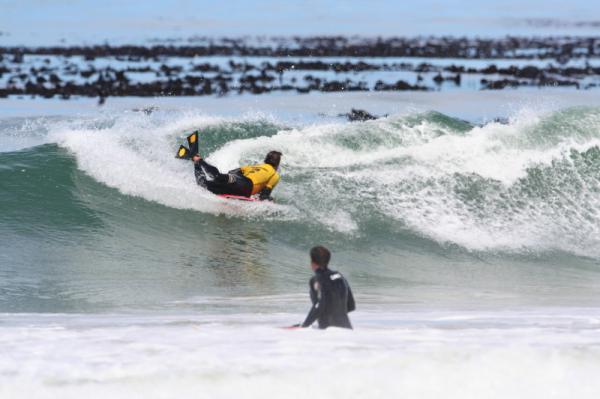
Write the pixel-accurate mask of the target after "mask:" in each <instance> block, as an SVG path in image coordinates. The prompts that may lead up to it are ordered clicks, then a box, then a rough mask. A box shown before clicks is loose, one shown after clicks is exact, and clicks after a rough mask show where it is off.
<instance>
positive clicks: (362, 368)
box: [0, 309, 600, 399]
mask: <svg viewBox="0 0 600 399" xmlns="http://www.w3.org/2000/svg"><path fill="white" fill-rule="evenodd" d="M297 317H298V315H291V314H271V315H259V314H255V315H251V314H236V315H229V316H209V315H191V314H183V315H166V316H165V315H163V316H156V315H154V316H152V315H146V316H144V315H137V316H133V315H103V316H94V315H85V316H84V315H81V316H80V315H70V316H67V315H5V316H4V317H3V318H4V320H5V322H4V324H3V326H1V327H0V349H2V353H3V356H2V357H1V358H0V396H2V397H7V398H9V397H10V398H14V399H19V398H31V397H36V398H54V397H61V398H81V397H82V396H85V397H88V398H90V399H93V398H96V397H98V398H100V397H111V398H138V397H139V398H172V397H184V398H185V397H195V398H196V397H201V398H204V397H206V398H231V397H240V398H259V397H260V398H264V397H275V396H281V397H288V398H296V397H298V398H300V397H306V396H310V397H315V398H331V397H338V396H343V397H348V398H365V397H419V398H439V397H446V398H482V397H485V398H490V399H493V398H505V397H519V398H521V397H525V398H532V399H534V398H548V397H553V398H595V397H597V395H598V392H600V382H598V379H597V378H596V375H597V373H598V372H599V371H600V351H599V350H598V345H599V344H600V313H599V312H598V310H597V309H552V310H545V311H528V312H506V311H505V312H499V313H498V312H494V313H485V312H441V311H440V312H423V313H414V312H402V311H400V312H395V313H390V312H388V313H381V312H363V313H359V314H356V315H355V316H354V317H353V321H354V323H355V326H356V327H357V329H356V330H355V331H346V330H337V329H330V330H327V331H319V330H311V329H308V330H295V331H294V330H292V331H289V330H281V329H278V328H275V327H273V326H275V325H278V324H279V325H285V324H286V323H290V321H292V320H294V319H295V318H297Z"/></svg>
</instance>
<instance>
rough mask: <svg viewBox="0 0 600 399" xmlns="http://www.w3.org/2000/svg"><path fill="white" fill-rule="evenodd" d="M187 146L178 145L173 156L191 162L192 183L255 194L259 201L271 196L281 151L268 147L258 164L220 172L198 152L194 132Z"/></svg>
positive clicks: (223, 191) (212, 189)
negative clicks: (188, 147) (194, 180)
mask: <svg viewBox="0 0 600 399" xmlns="http://www.w3.org/2000/svg"><path fill="white" fill-rule="evenodd" d="M187 140H188V143H189V145H190V149H187V148H186V147H184V146H181V147H179V151H178V153H177V157H178V158H181V159H191V160H192V161H193V162H194V176H195V177H196V183H198V185H200V186H202V187H204V188H206V189H207V190H208V191H210V192H212V193H213V194H217V195H234V196H240V197H251V196H253V195H255V194H258V197H259V199H260V200H261V201H264V200H269V201H270V200H272V198H271V192H272V191H273V189H274V188H275V186H276V185H277V183H279V178H280V177H279V173H277V169H278V168H279V163H280V162H281V155H282V154H281V152H279V151H270V152H269V153H268V154H267V155H266V157H265V160H264V162H263V163H262V164H256V165H246V166H242V167H240V168H238V169H234V170H230V171H229V172H227V173H221V172H220V171H219V169H217V168H216V167H215V166H213V165H211V164H209V163H208V162H206V161H205V160H204V159H203V158H202V157H201V156H200V155H199V154H198V132H194V133H192V134H191V135H190V136H188V138H187Z"/></svg>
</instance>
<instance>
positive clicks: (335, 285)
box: [302, 268, 356, 329]
mask: <svg viewBox="0 0 600 399" xmlns="http://www.w3.org/2000/svg"><path fill="white" fill-rule="evenodd" d="M310 299H311V301H312V308H311V309H310V311H309V312H308V316H306V320H304V323H302V327H309V326H311V325H312V324H313V323H314V322H315V321H318V323H319V328H322V329H324V328H327V327H343V328H352V324H351V323H350V319H349V318H348V312H352V311H353V310H355V309H356V304H355V302H354V296H353V295H352V290H351V289H350V285H349V284H348V282H347V281H346V279H345V278H344V276H342V274H341V273H339V272H336V271H334V270H329V269H323V268H318V269H317V270H315V275H314V276H313V277H312V278H311V279H310Z"/></svg>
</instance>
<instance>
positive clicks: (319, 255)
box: [310, 245, 331, 269]
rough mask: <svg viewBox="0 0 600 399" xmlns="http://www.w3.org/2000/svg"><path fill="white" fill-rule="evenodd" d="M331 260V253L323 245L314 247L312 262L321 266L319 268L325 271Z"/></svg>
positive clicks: (311, 256) (311, 252)
mask: <svg viewBox="0 0 600 399" xmlns="http://www.w3.org/2000/svg"><path fill="white" fill-rule="evenodd" d="M329 259H331V252H329V250H328V249H327V248H325V247H323V246H321V245H318V246H316V247H313V248H312V249H311V250H310V260H312V261H313V262H314V263H316V264H317V265H319V267H321V268H323V269H327V265H328V264H329Z"/></svg>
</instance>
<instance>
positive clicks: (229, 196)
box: [217, 194, 258, 202]
mask: <svg viewBox="0 0 600 399" xmlns="http://www.w3.org/2000/svg"><path fill="white" fill-rule="evenodd" d="M217 197H221V198H227V199H235V200H240V201H250V202H254V201H258V199H256V198H252V197H243V196H241V195H230V194H219V195H217Z"/></svg>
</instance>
